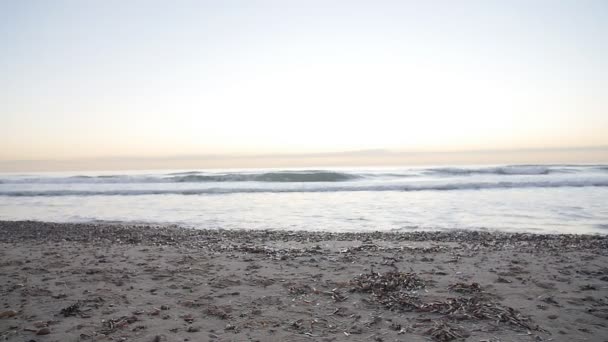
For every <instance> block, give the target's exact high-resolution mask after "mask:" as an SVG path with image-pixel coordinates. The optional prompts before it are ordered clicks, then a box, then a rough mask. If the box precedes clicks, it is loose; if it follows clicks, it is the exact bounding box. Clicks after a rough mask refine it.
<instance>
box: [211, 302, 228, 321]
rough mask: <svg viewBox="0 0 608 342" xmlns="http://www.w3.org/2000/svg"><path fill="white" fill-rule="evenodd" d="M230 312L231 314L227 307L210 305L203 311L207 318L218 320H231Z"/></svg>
mask: <svg viewBox="0 0 608 342" xmlns="http://www.w3.org/2000/svg"><path fill="white" fill-rule="evenodd" d="M230 312H232V308H231V307H229V306H221V307H220V306H215V305H212V306H210V307H208V308H207V310H205V313H206V314H207V315H209V316H215V317H217V318H219V319H229V318H231V316H230Z"/></svg>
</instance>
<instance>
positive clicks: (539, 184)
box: [0, 179, 608, 197]
mask: <svg viewBox="0 0 608 342" xmlns="http://www.w3.org/2000/svg"><path fill="white" fill-rule="evenodd" d="M561 187H577V188H580V187H608V179H587V180H563V181H534V182H507V181H503V182H469V183H463V182H458V183H442V184H424V183H423V184H401V185H361V186H357V185H350V186H312V187H306V188H302V187H283V188H260V187H258V188H220V187H215V188H204V189H113V190H46V191H39V190H18V191H0V196H9V197H22V196H135V195H204V194H235V193H294V192H348V191H351V192H352V191H452V190H483V189H517V188H561Z"/></svg>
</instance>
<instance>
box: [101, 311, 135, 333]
mask: <svg viewBox="0 0 608 342" xmlns="http://www.w3.org/2000/svg"><path fill="white" fill-rule="evenodd" d="M137 320H138V319H137V317H136V316H122V317H120V318H116V319H110V320H107V321H106V320H102V321H101V322H102V323H103V325H104V329H103V330H101V331H100V333H101V334H103V335H110V334H111V333H113V332H115V331H116V330H118V329H123V328H125V327H127V326H128V325H129V324H132V323H135V322H137Z"/></svg>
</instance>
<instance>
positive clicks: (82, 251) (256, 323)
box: [0, 222, 608, 342]
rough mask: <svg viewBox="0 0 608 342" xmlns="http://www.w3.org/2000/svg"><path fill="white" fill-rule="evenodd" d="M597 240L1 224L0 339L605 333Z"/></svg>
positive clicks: (497, 337)
mask: <svg viewBox="0 0 608 342" xmlns="http://www.w3.org/2000/svg"><path fill="white" fill-rule="evenodd" d="M607 247H608V238H607V237H605V236H575V235H534V234H504V233H487V232H462V231H451V232H418V233H401V234H399V233H394V234H388V233H367V234H331V233H311V232H279V231H222V230H192V229H182V228H178V227H149V226H126V225H94V224H86V225H85V224H52V223H41V222H0V294H1V298H2V299H1V303H0V305H1V306H0V317H1V318H0V340H8V341H41V342H43V341H81V340H82V341H429V340H437V341H448V340H466V341H550V340H551V341H608V325H607V324H608V320H607V319H608V249H607Z"/></svg>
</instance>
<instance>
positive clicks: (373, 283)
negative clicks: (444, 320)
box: [350, 271, 426, 297]
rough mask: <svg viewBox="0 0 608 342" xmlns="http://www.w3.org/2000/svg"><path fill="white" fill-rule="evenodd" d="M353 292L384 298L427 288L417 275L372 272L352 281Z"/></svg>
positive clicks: (396, 272) (395, 272)
mask: <svg viewBox="0 0 608 342" xmlns="http://www.w3.org/2000/svg"><path fill="white" fill-rule="evenodd" d="M350 283H351V285H352V288H351V291H353V292H355V291H356V292H371V293H373V294H374V295H375V296H378V297H383V296H384V295H386V294H388V293H391V292H410V291H415V290H420V289H423V288H424V287H425V286H426V283H425V281H424V280H422V279H421V278H420V277H419V276H418V275H417V274H416V273H406V272H398V271H391V272H386V273H383V274H381V273H377V272H373V271H372V272H370V273H364V274H361V275H359V276H356V277H355V278H354V279H353V280H351V282H350Z"/></svg>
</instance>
